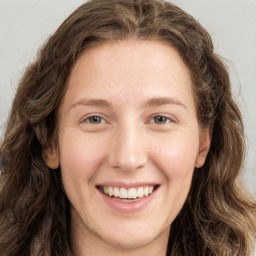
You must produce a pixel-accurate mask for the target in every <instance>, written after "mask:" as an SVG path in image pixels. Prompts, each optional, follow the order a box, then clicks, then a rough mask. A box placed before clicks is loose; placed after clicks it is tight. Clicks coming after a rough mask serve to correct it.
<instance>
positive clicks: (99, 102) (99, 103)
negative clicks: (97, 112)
mask: <svg viewBox="0 0 256 256" xmlns="http://www.w3.org/2000/svg"><path fill="white" fill-rule="evenodd" d="M79 105H84V106H95V107H107V108H110V107H112V104H111V103H110V102H108V101H106V100H103V99H86V98H83V99H80V100H79V101H77V102H75V103H74V104H72V105H71V107H70V109H72V108H74V107H76V106H79Z"/></svg>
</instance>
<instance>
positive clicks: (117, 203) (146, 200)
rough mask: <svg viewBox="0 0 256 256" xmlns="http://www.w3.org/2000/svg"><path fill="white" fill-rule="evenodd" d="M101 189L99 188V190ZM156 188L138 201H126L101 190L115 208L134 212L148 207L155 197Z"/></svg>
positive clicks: (120, 210)
mask: <svg viewBox="0 0 256 256" xmlns="http://www.w3.org/2000/svg"><path fill="white" fill-rule="evenodd" d="M98 191H99V190H98ZM156 192H157V191H156V190H155V191H153V193H152V194H150V195H149V196H145V197H142V198H140V199H138V200H136V201H134V202H133V201H132V202H125V201H121V200H118V199H115V198H113V197H109V196H107V195H105V194H103V193H102V192H101V191H99V193H100V195H101V197H102V198H103V200H104V201H105V202H106V203H107V204H108V205H109V206H110V207H111V208H112V209H114V210H116V211H118V212H122V213H134V212H138V211H141V210H143V209H144V208H146V207H147V205H148V204H150V202H151V201H152V200H153V199H154V197H155V195H156Z"/></svg>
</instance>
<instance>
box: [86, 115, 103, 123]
mask: <svg viewBox="0 0 256 256" xmlns="http://www.w3.org/2000/svg"><path fill="white" fill-rule="evenodd" d="M83 122H85V123H90V124H102V123H104V122H105V120H104V119H103V118H102V117H100V116H89V117H87V118H86V119H84V121H83Z"/></svg>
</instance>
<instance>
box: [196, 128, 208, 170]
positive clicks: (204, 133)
mask: <svg viewBox="0 0 256 256" xmlns="http://www.w3.org/2000/svg"><path fill="white" fill-rule="evenodd" d="M199 136H200V138H199V139H200V141H199V150H198V155H197V159H196V164H195V167H196V168H200V167H202V166H203V165H204V163H205V160H206V157H207V154H208V152H209V149H210V145H211V139H212V134H211V131H210V129H205V128H201V129H200V135H199Z"/></svg>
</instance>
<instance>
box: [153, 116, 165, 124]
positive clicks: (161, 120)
mask: <svg viewBox="0 0 256 256" xmlns="http://www.w3.org/2000/svg"><path fill="white" fill-rule="evenodd" d="M154 119H155V120H154V121H155V122H156V123H158V124H163V123H165V122H166V117H164V116H156V117H155V118H154Z"/></svg>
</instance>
